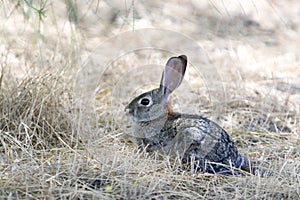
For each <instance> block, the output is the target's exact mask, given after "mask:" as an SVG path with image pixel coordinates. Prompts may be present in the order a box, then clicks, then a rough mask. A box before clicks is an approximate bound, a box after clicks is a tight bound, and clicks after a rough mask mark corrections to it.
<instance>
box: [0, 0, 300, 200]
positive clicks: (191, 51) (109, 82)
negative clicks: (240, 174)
mask: <svg viewBox="0 0 300 200" xmlns="http://www.w3.org/2000/svg"><path fill="white" fill-rule="evenodd" d="M0 10H1V11H0V16H1V17H0V59H1V61H0V73H1V76H0V89H1V96H0V100H1V105H0V110H1V114H2V116H1V122H0V125H1V127H0V128H1V129H0V131H1V132H0V133H1V134H0V141H1V144H0V147H1V158H0V163H1V166H0V168H1V173H0V174H1V175H0V177H1V180H2V181H0V185H1V186H3V187H1V188H3V189H1V195H2V196H1V197H7V196H10V197H11V198H17V197H24V198H41V197H45V196H48V197H49V198H50V197H53V198H62V197H65V198H75V199H76V197H78V198H81V197H82V198H84V197H85V198H104V199H106V198H107V199H110V198H111V199H113V198H121V197H123V198H124V197H125V198H130V197H132V199H138V198H150V197H153V196H155V195H158V196H159V194H160V192H157V191H161V193H164V192H165V193H166V194H167V193H168V192H166V191H172V192H174V193H176V195H177V196H176V197H178V198H187V199H195V198H198V199H199V198H217V197H218V198H247V199H248V198H249V197H252V198H253V197H255V198H258V199H260V198H262V197H265V198H268V197H269V198H275V199H276V198H292V199H293V198H299V187H298V185H299V156H300V155H299V144H300V143H299V131H300V51H299V49H300V3H299V1H298V0H261V1H253V0H222V1H217V0H207V1H197V0H191V1H179V0H170V1H167V2H162V1H157V0H153V1H134V0H131V1H128V0H121V1H120V0H106V1H104V0H103V1H95V0H84V1H76V0H64V1H58V0H53V1H47V0H46V1H45V0H12V1H6V0H3V1H1V2H0ZM180 54H186V55H187V57H188V60H189V63H188V66H189V67H188V73H187V76H186V77H185V80H184V82H183V83H182V85H181V86H180V88H178V90H177V91H176V92H175V93H174V94H173V98H172V101H173V105H174V110H176V111H180V112H186V113H195V114H201V115H203V116H204V117H208V118H210V119H212V120H214V121H216V122H217V123H219V124H220V125H221V126H222V127H224V128H225V129H226V130H227V131H228V132H229V134H230V135H232V137H233V138H234V140H236V141H237V144H238V147H239V149H240V151H241V152H242V153H243V154H246V155H247V156H249V157H250V158H252V159H253V160H256V161H259V162H260V166H261V167H262V168H264V169H265V170H266V171H267V172H268V173H269V174H272V175H274V174H275V176H267V177H266V178H265V179H263V180H261V179H260V178H259V177H254V178H252V177H250V178H249V179H246V180H247V181H248V182H249V183H247V181H245V179H240V178H234V179H226V180H225V179H223V181H219V180H218V179H217V178H216V179H214V178H212V179H211V178H207V177H205V180H204V179H203V177H202V176H201V175H199V174H198V175H195V176H196V178H200V180H198V179H197V181H199V183H201V184H202V185H203V187H202V188H200V189H199V184H195V183H194V182H191V180H190V179H189V178H187V176H185V175H184V174H180V173H179V174H176V172H174V170H173V171H172V170H169V169H174V166H169V165H170V163H167V162H161V161H158V160H155V159H154V160H152V161H151V162H150V163H149V160H147V159H144V157H145V156H146V157H147V155H141V154H139V153H138V150H137V149H135V148H134V147H133V146H132V145H130V144H128V143H126V142H125V141H124V140H123V139H122V137H121V136H123V135H124V134H125V135H126V134H130V123H131V122H130V120H129V119H126V118H125V117H124V113H123V109H124V106H125V105H126V104H127V103H128V102H130V100H131V99H132V98H133V97H135V96H136V95H138V94H140V93H141V92H144V91H147V90H150V89H153V88H155V87H157V86H158V83H159V81H160V77H161V73H162V70H163V66H164V64H165V63H166V61H167V59H168V58H169V57H171V56H177V55H180ZM45 160H46V161H45ZM70 166H73V167H70ZM172 167H173V168H172ZM175 168H176V167H175ZM27 169H28V170H27ZM128 169H130V170H128ZM176 169H177V168H176ZM149 170H150V171H151V172H152V173H153V174H150V175H151V176H150V175H149V174H148V172H149ZM175 171H176V170H175ZM143 173H144V174H146V175H145V176H144V175H143ZM15 174H17V175H15ZM148 175H149V176H148ZM127 176H129V177H132V179H128V180H127V179H126V180H125V179H124V177H127ZM28 177H31V178H28ZM142 177H144V178H145V179H146V180H145V179H143V178H142ZM150 177H151V178H150ZM161 177H164V178H161ZM178 179H179V180H180V181H181V182H180V183H182V185H179V186H178V185H177V186H178V187H175V186H174V184H175V183H176V181H178ZM206 179H209V181H211V183H212V185H214V186H210V185H209V184H207V182H206ZM20 180H22V181H20ZM169 180H171V181H169ZM224 180H225V181H224ZM258 182H259V183H260V184H257V183H258ZM24 183H26V184H24ZM228 183H230V184H228ZM270 183H274V184H270ZM184 184H185V185H188V187H187V188H189V190H187V189H186V187H185V186H184ZM37 185H38V188H40V190H35V189H34V188H36V187H37ZM225 185H226V187H228V188H229V187H230V186H228V185H231V186H232V187H231V188H230V191H229V190H226V188H225V187H224V186H225ZM287 185H288V186H287ZM173 186H174V187H173ZM85 187H88V189H86V188H85ZM224 188H225V189H224ZM236 188H238V189H237V190H239V189H240V190H242V191H243V192H238V191H237V190H236ZM253 188H254V189H253ZM169 197H170V198H171V197H172V195H170V196H168V198H169ZM174 198H175V197H174Z"/></svg>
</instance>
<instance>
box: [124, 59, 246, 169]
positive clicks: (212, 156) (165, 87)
mask: <svg viewBox="0 0 300 200" xmlns="http://www.w3.org/2000/svg"><path fill="white" fill-rule="evenodd" d="M186 64H187V58H186V56H179V57H172V58H170V59H169V61H168V63H167V64H166V67H165V71H164V73H163V75H162V79H161V83H160V87H159V88H157V89H154V90H152V91H149V92H146V93H143V94H141V95H139V96H138V97H136V98H135V99H133V100H132V101H131V103H130V104H129V105H128V106H126V108H125V112H126V114H127V115H129V116H131V117H132V118H133V121H134V122H135V124H134V126H133V132H134V135H135V137H136V143H137V145H139V146H140V147H142V148H145V149H146V150H147V151H150V152H153V151H156V152H159V153H162V154H167V155H170V156H171V157H173V158H175V157H177V156H179V157H180V159H181V160H182V162H184V163H187V164H191V162H192V161H194V162H193V164H194V165H195V166H194V167H196V168H197V169H199V170H201V171H206V172H212V173H216V172H218V173H223V174H243V173H242V172H241V171H240V170H236V169H234V168H238V169H241V170H245V171H250V165H249V162H248V161H247V159H245V158H244V157H243V156H241V155H240V154H239V153H238V150H237V147H236V145H235V143H234V141H233V140H232V139H231V137H230V136H229V135H228V134H227V132H226V131H225V130H224V129H222V128H221V127H220V126H219V125H218V124H216V123H214V122H212V121H210V120H209V119H207V118H203V117H201V116H198V115H188V114H180V113H173V112H171V111H170V110H169V109H168V107H167V103H168V101H169V95H170V94H171V93H172V92H173V91H174V90H175V89H176V88H177V87H178V86H179V85H180V83H181V82H182V80H183V76H184V73H185V68H186ZM147 103H149V104H147ZM144 104H147V105H144Z"/></svg>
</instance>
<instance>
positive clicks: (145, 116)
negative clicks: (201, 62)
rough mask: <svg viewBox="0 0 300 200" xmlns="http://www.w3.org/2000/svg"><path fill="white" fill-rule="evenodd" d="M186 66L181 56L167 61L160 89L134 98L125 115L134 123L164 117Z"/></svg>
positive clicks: (185, 60)
mask: <svg viewBox="0 0 300 200" xmlns="http://www.w3.org/2000/svg"><path fill="white" fill-rule="evenodd" d="M186 66H187V57H186V56H185V55H181V56H178V57H172V58H170V59H169V60H168V62H167V64H166V66H165V69H164V72H163V74H162V77H161V81H160V87H159V88H157V89H154V90H151V91H149V92H145V93H143V94H141V95H139V96H138V97H136V98H134V99H133V100H132V101H131V102H130V103H129V104H128V105H127V106H126V107H125V113H126V115H128V116H131V117H132V119H133V121H134V122H136V123H143V122H149V121H152V120H156V119H159V118H163V117H166V116H167V114H168V112H169V109H168V102H169V98H170V95H171V93H172V92H173V91H174V90H175V89H176V88H178V87H179V85H180V84H181V82H182V80H183V77H184V74H185V70H186Z"/></svg>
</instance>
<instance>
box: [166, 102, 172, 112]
mask: <svg viewBox="0 0 300 200" xmlns="http://www.w3.org/2000/svg"><path fill="white" fill-rule="evenodd" d="M167 113H168V114H172V113H173V110H172V103H171V100H169V101H168V103H167Z"/></svg>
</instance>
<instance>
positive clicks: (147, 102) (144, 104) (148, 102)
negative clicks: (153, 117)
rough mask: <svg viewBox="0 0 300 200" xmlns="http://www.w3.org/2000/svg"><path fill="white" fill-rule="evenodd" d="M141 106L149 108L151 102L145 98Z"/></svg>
mask: <svg viewBox="0 0 300 200" xmlns="http://www.w3.org/2000/svg"><path fill="white" fill-rule="evenodd" d="M141 104H142V105H143V106H148V105H149V104H150V100H149V99H146V98H143V99H141Z"/></svg>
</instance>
